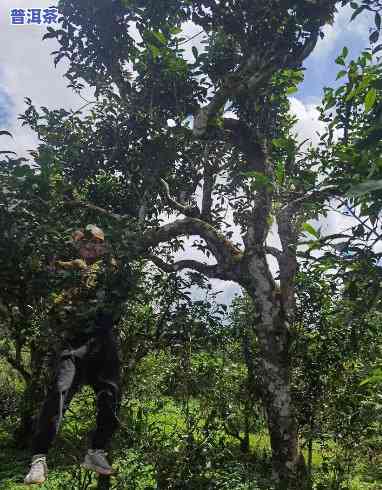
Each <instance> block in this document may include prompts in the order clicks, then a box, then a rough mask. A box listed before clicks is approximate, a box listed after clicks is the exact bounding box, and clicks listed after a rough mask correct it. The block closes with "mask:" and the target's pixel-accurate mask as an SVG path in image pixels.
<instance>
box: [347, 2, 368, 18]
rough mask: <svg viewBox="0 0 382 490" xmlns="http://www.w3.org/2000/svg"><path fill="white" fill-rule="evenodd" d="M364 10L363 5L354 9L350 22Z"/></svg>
mask: <svg viewBox="0 0 382 490" xmlns="http://www.w3.org/2000/svg"><path fill="white" fill-rule="evenodd" d="M364 9H365V7H364V6H363V5H361V6H360V7H358V8H357V9H355V10H354V12H353V15H352V16H351V18H350V20H354V19H355V18H356V17H357V15H359V14H360V13H361V12H362V11H363V10H364Z"/></svg>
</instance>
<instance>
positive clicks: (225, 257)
mask: <svg viewBox="0 0 382 490" xmlns="http://www.w3.org/2000/svg"><path fill="white" fill-rule="evenodd" d="M185 235H186V236H187V235H188V236H189V235H199V236H200V237H201V238H203V239H204V240H205V241H206V243H207V246H208V248H209V249H210V251H211V252H212V254H213V255H214V256H215V258H216V260H217V262H218V263H219V264H221V265H222V267H224V269H226V270H228V269H229V268H231V267H232V266H233V265H237V264H238V263H239V262H240V260H241V258H242V255H243V254H242V252H241V251H240V250H239V249H238V248H237V247H236V246H235V245H234V244H233V243H232V242H231V241H230V240H227V239H226V238H225V237H224V235H223V234H222V233H220V232H219V231H218V230H216V228H214V227H213V226H212V225H211V224H209V223H206V222H205V221H202V220H200V219H197V218H184V219H181V220H176V221H173V222H172V223H168V224H166V225H163V226H161V227H159V228H152V229H149V230H147V231H145V232H144V233H143V235H142V236H141V240H140V242H141V247H142V248H143V249H148V248H151V247H156V246H157V245H159V243H163V242H168V241H170V240H172V239H173V238H178V237H180V236H185Z"/></svg>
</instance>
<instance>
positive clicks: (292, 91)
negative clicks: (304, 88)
mask: <svg viewBox="0 0 382 490" xmlns="http://www.w3.org/2000/svg"><path fill="white" fill-rule="evenodd" d="M297 91H298V88H297V87H295V86H292V87H288V88H287V91H286V93H287V95H292V94H295V93H296V92H297Z"/></svg>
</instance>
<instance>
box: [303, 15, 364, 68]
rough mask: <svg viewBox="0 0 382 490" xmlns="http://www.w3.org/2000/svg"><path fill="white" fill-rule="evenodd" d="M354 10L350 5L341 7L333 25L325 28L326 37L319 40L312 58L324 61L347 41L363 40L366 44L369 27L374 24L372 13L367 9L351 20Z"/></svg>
mask: <svg viewBox="0 0 382 490" xmlns="http://www.w3.org/2000/svg"><path fill="white" fill-rule="evenodd" d="M353 12H354V11H353V9H352V8H351V7H350V6H346V7H343V8H340V9H339V12H338V13H337V14H336V16H335V20H334V23H333V25H326V26H325V27H324V28H323V32H324V34H325V37H324V38H323V39H321V40H319V41H318V43H317V46H316V48H315V50H314V51H313V53H312V56H311V57H312V59H314V60H315V61H317V62H320V61H321V62H322V61H323V58H325V57H327V56H329V55H330V54H331V53H333V51H335V50H338V49H340V48H339V46H343V45H345V44H346V43H347V42H351V43H353V42H355V41H358V42H359V41H361V42H362V43H364V44H366V42H367V38H368V28H369V26H371V25H372V24H373V18H372V14H371V13H370V12H367V11H365V12H363V13H362V14H361V15H359V16H358V17H356V18H355V19H354V20H353V21H350V19H351V16H352V13H353Z"/></svg>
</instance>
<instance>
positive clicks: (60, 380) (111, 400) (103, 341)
mask: <svg viewBox="0 0 382 490" xmlns="http://www.w3.org/2000/svg"><path fill="white" fill-rule="evenodd" d="M67 347H68V348H66V349H65V350H63V351H62V352H61V353H60V354H59V356H58V362H57V368H56V374H55V378H54V382H53V384H52V385H51V387H50V389H49V391H48V394H47V397H46V399H45V402H44V404H43V407H42V410H41V413H40V416H39V419H38V422H37V426H36V430H35V433H34V437H33V440H32V452H33V454H47V452H48V450H49V448H50V446H51V444H52V442H53V440H54V438H55V436H56V434H57V432H58V429H59V426H60V423H61V419H62V417H63V414H64V413H65V410H66V409H67V408H68V406H69V404H70V401H71V399H72V398H73V396H74V395H75V393H76V392H77V391H78V390H79V389H80V388H81V386H83V385H85V384H87V385H90V386H91V387H92V388H93V389H94V391H95V393H96V396H97V426H96V430H95V431H94V433H93V436H92V440H91V446H92V449H105V448H107V446H108V445H109V443H110V441H111V438H112V436H113V434H114V432H115V430H116V429H117V427H118V408H119V402H120V360H119V355H118V345H117V341H116V338H115V336H114V333H113V332H112V330H111V329H110V330H108V331H105V332H102V333H100V334H98V335H97V336H94V337H91V338H88V339H87V340H86V341H84V340H83V339H82V340H81V339H76V340H72V341H70V343H68V346H67Z"/></svg>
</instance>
